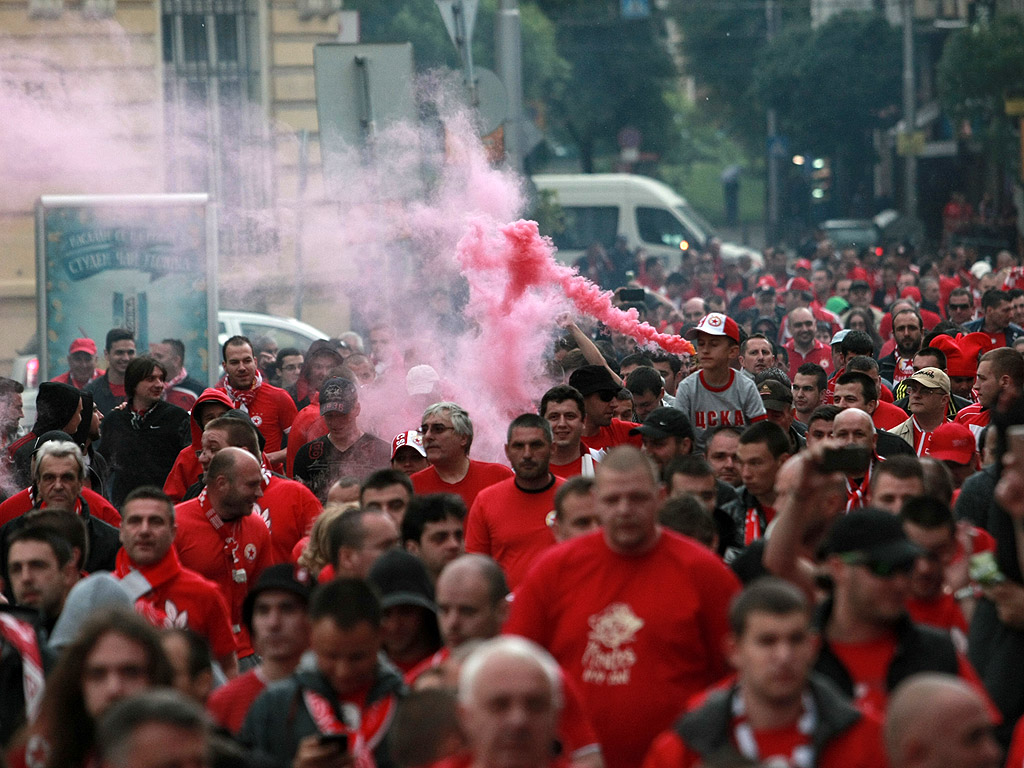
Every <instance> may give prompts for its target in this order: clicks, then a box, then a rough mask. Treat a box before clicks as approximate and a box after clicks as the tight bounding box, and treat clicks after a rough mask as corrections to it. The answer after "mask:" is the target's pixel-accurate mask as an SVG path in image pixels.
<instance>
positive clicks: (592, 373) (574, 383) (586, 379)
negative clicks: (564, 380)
mask: <svg viewBox="0 0 1024 768" xmlns="http://www.w3.org/2000/svg"><path fill="white" fill-rule="evenodd" d="M569 386H570V387H575V388H576V389H577V390H579V393H580V394H581V395H583V396H584V397H587V396H588V395H593V394H594V393H595V392H614V393H618V391H619V390H620V389H622V385H621V384H616V383H615V379H613V378H612V374H611V371H609V370H608V369H607V368H605V367H604V366H603V365H584V366H580V367H579V368H577V369H576V370H575V371H573V372H572V374H570V376H569Z"/></svg>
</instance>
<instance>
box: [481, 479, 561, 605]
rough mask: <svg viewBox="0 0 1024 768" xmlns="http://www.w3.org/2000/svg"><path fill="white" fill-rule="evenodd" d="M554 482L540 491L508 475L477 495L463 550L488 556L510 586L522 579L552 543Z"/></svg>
mask: <svg viewBox="0 0 1024 768" xmlns="http://www.w3.org/2000/svg"><path fill="white" fill-rule="evenodd" d="M564 482H565V481H564V480H560V479H558V478H555V481H554V482H553V483H552V484H551V485H550V486H549V487H548V488H547V489H546V490H543V491H537V492H530V491H524V490H522V489H521V488H520V487H519V486H517V485H516V479H515V478H514V477H510V478H509V479H508V480H502V481H501V482H500V483H495V484H494V485H492V486H490V487H489V488H484V489H483V490H482V491H480V493H478V494H477V497H476V501H475V502H473V507H472V508H471V509H470V510H469V517H467V518H466V551H467V552H478V553H480V554H481V555H489V556H490V557H492V558H494V560H495V561H497V563H498V565H500V566H501V569H502V570H503V571H505V577H506V578H507V579H508V586H509V589H515V588H516V585H517V584H519V582H521V581H522V580H523V577H524V576H526V573H527V571H528V570H529V569H530V566H531V565H532V564H533V561H534V560H535V559H536V557H537V556H538V555H539V554H540V553H542V552H543V551H544V550H546V549H547V548H548V547H551V546H552V545H553V544H554V543H555V536H554V534H553V533H552V532H551V528H549V527H548V515H549V514H550V513H551V512H552V511H553V510H554V508H555V491H557V490H558V488H559V487H561V485H562V484H563V483H564Z"/></svg>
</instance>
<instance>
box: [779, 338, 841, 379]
mask: <svg viewBox="0 0 1024 768" xmlns="http://www.w3.org/2000/svg"><path fill="white" fill-rule="evenodd" d="M782 346H783V347H784V348H785V349H786V351H787V352H788V353H789V378H790V380H791V381H792V379H793V377H794V376H796V371H797V369H798V368H799V367H800V366H801V365H803V364H804V363H817V364H818V365H820V366H821V367H822V368H824V369H825V372H826V373H828V369H829V368H831V367H832V347H830V346H829V345H828V344H825V343H824V342H822V341H818V340H817V339H815V340H814V347H813V348H812V349H811V351H810V352H808V353H807V354H806V355H801V354H800V353H799V352H797V350H796V340H795V339H790V340H789V341H787V342H786V343H785V344H783V345H782Z"/></svg>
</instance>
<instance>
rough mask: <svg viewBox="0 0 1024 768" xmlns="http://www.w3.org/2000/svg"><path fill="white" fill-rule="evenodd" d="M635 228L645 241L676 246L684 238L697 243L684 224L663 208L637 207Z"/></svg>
mask: <svg viewBox="0 0 1024 768" xmlns="http://www.w3.org/2000/svg"><path fill="white" fill-rule="evenodd" d="M636 228H637V231H638V232H639V233H640V239H641V240H643V241H644V242H645V243H655V244H657V245H668V246H671V247H672V248H678V247H679V244H680V243H682V242H683V241H684V240H685V241H686V242H688V243H691V244H697V242H698V241H697V239H696V238H695V237H694V235H693V233H692V232H690V231H689V230H688V229H687V228H686V226H685V225H684V224H683V222H681V221H680V220H679V219H677V218H676V217H675V216H673V215H672V214H671V213H670V212H669V211H667V210H665V209H664V208H637V209H636Z"/></svg>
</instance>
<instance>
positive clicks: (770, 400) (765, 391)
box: [757, 379, 793, 411]
mask: <svg viewBox="0 0 1024 768" xmlns="http://www.w3.org/2000/svg"><path fill="white" fill-rule="evenodd" d="M757 393H758V394H759V395H761V401H762V402H763V403H764V407H765V410H768V411H788V410H789V408H790V406H791V405H793V390H792V389H790V388H789V387H787V386H786V385H785V384H783V383H782V382H781V381H776V380H775V379H765V380H764V381H762V382H761V383H760V384H758V386H757Z"/></svg>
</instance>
